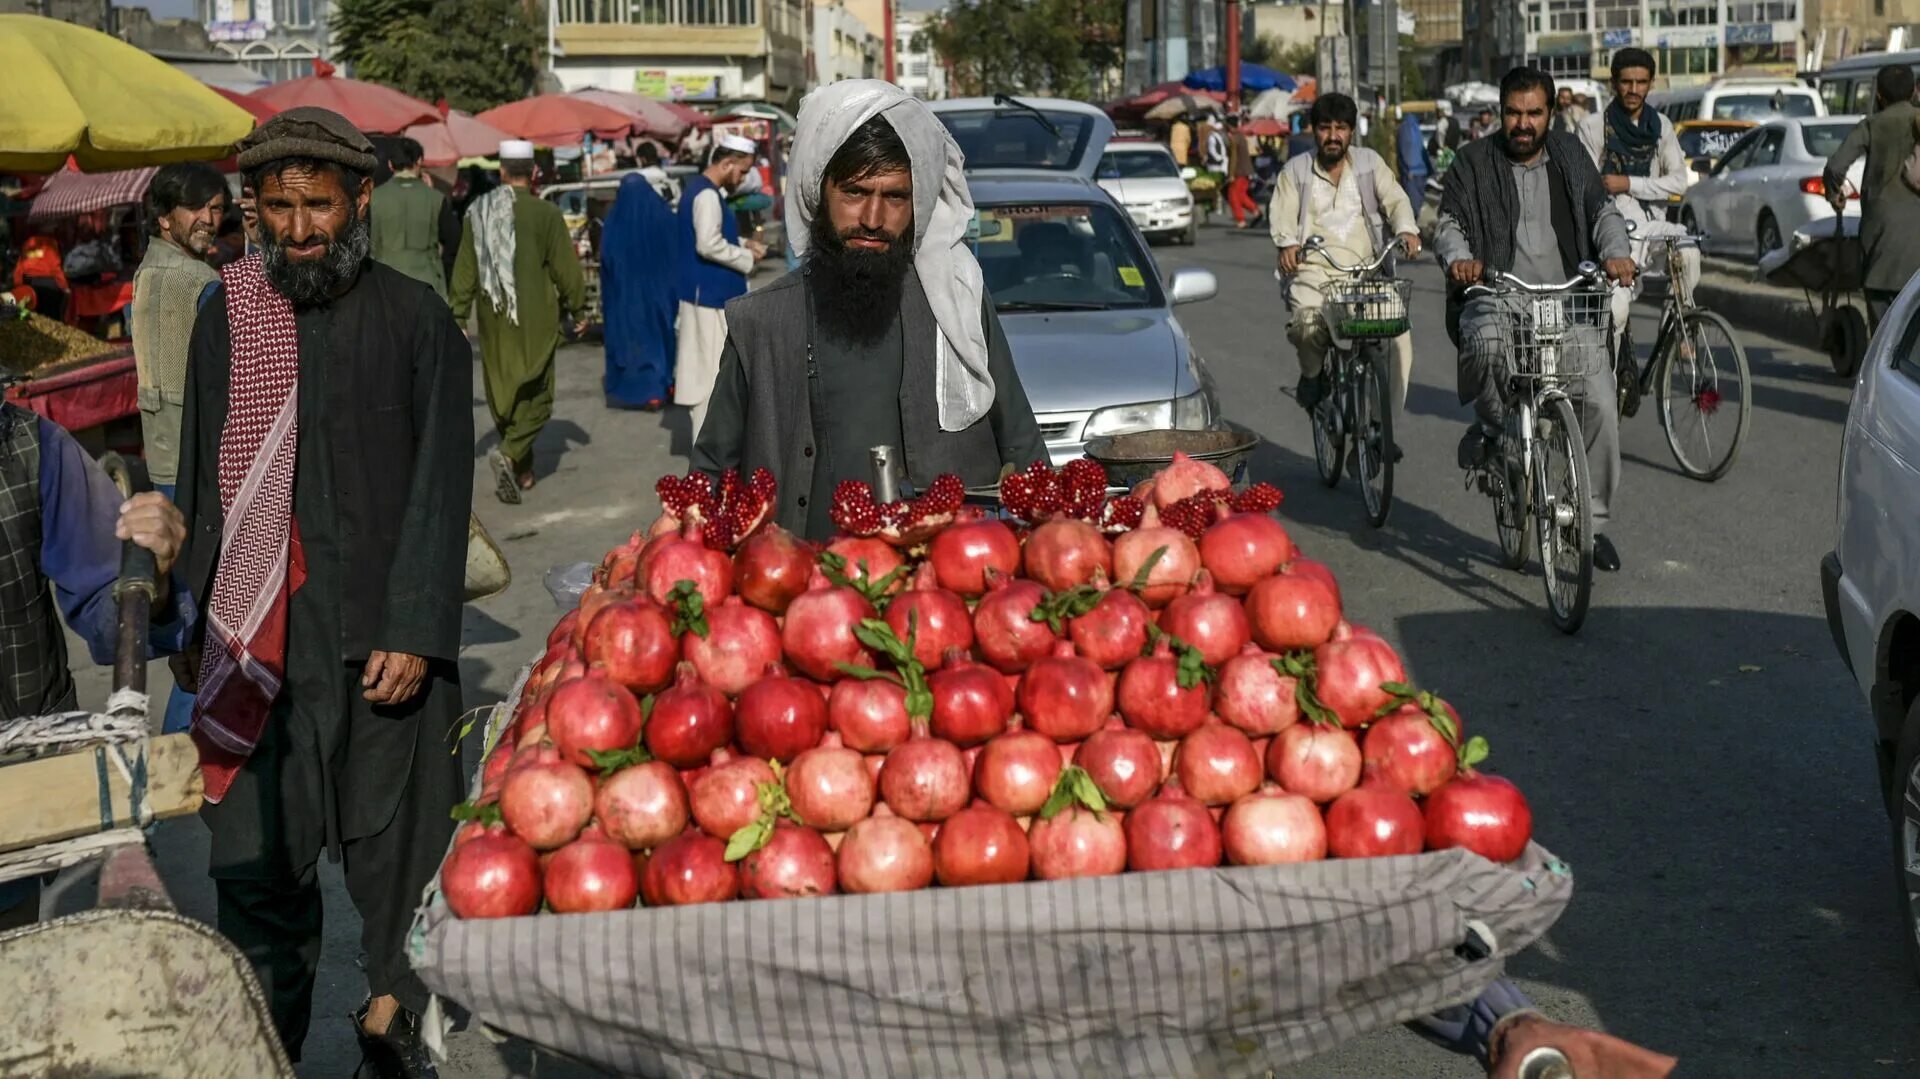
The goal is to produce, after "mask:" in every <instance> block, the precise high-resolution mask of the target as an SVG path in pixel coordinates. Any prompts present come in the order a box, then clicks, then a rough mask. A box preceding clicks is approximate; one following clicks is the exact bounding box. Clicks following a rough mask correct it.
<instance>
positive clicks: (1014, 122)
mask: <svg viewBox="0 0 1920 1079" xmlns="http://www.w3.org/2000/svg"><path fill="white" fill-rule="evenodd" d="M936 115H937V116H939V117H940V122H941V123H943V124H945V125H947V130H948V131H950V132H952V133H953V141H955V142H957V143H959V144H960V150H961V152H962V153H964V154H966V155H967V168H969V169H1054V170H1058V171H1061V172H1066V171H1069V170H1071V169H1073V168H1074V166H1075V165H1077V164H1078V163H1079V161H1080V156H1081V153H1082V152H1083V151H1084V150H1085V149H1086V147H1087V139H1088V138H1089V137H1090V136H1091V135H1092V134H1093V120H1094V118H1093V117H1091V116H1086V115H1083V114H1081V113H1077V112H1047V113H1045V116H1046V121H1047V123H1051V124H1052V125H1053V126H1054V127H1055V128H1057V129H1058V130H1059V132H1060V134H1059V135H1058V136H1056V135H1054V133H1053V132H1052V131H1049V130H1047V123H1042V122H1041V118H1040V117H1038V116H1035V115H1034V114H1033V113H1031V112H1025V111H1023V110H1019V109H975V110H967V111H961V112H944V111H943V112H940V113H937V114H936Z"/></svg>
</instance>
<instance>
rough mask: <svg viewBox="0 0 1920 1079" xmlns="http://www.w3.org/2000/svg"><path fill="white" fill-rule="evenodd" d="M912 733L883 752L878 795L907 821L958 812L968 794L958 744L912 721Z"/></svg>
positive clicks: (932, 819)
mask: <svg viewBox="0 0 1920 1079" xmlns="http://www.w3.org/2000/svg"><path fill="white" fill-rule="evenodd" d="M914 728H915V729H914V733H913V737H911V738H909V739H907V740H906V742H904V743H903V744H901V745H900V747H899V748H897V749H895V750H894V751H893V752H891V753H889V754H887V760H886V763H885V764H883V765H881V766H880V797H881V798H882V799H883V800H884V801H885V802H886V803H887V808H888V809H891V810H893V812H895V813H897V814H899V815H900V816H902V817H905V818H907V819H908V820H911V821H942V820H946V819H947V818H948V817H951V816H953V815H954V814H955V813H957V812H959V811H960V809H961V807H963V806H965V805H966V804H967V798H968V797H969V796H970V795H971V793H972V792H971V790H970V789H969V784H968V782H967V774H968V769H967V761H966V758H965V757H963V756H962V755H961V753H960V748H959V747H958V746H956V745H954V744H953V743H952V742H949V741H947V740H945V739H944V738H934V737H932V736H931V735H929V734H927V732H926V727H925V724H924V723H915V724H914Z"/></svg>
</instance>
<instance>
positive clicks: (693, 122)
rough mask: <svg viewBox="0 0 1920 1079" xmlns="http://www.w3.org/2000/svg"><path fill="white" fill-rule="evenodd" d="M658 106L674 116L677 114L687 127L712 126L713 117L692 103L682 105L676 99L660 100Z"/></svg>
mask: <svg viewBox="0 0 1920 1079" xmlns="http://www.w3.org/2000/svg"><path fill="white" fill-rule="evenodd" d="M660 106H661V107H662V108H664V109H666V110H667V111H668V112H671V113H673V114H674V115H675V116H678V117H679V118H680V119H681V120H682V121H684V122H685V123H686V125H687V126H688V127H699V128H708V127H712V126H713V117H711V116H708V115H707V114H706V113H704V112H701V111H700V110H699V109H696V108H694V107H693V106H692V105H682V104H681V103H680V102H678V101H662V102H661V103H660Z"/></svg>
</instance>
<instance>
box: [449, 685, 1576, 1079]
mask: <svg viewBox="0 0 1920 1079" xmlns="http://www.w3.org/2000/svg"><path fill="white" fill-rule="evenodd" d="M523 677H524V676H523ZM516 695H517V691H516ZM505 708H506V706H504V705H503V706H502V709H501V710H500V711H498V712H497V713H496V715H495V717H494V722H493V725H494V727H495V728H496V729H497V727H498V726H499V725H500V724H501V723H503V722H504V719H503V717H504V716H505V715H506V714H507V713H506V712H505ZM1572 893H1573V879H1572V876H1571V873H1570V872H1569V870H1568V869H1567V867H1566V866H1565V865H1564V864H1562V863H1560V862H1558V861H1557V860H1555V859H1554V858H1553V857H1552V856H1551V855H1549V854H1548V853H1547V852H1546V851H1544V850H1543V849H1541V848H1540V847H1539V846H1538V845H1534V846H1531V847H1529V849H1528V851H1527V853H1526V855H1525V856H1524V857H1523V858H1522V859H1521V860H1520V861H1519V862H1518V863H1516V864H1514V865H1512V866H1497V865H1494V864H1492V863H1490V862H1488V861H1486V860H1484V859H1482V858H1479V857H1477V856H1474V855H1471V854H1467V853H1466V852H1464V851H1447V852H1441V853H1433V854H1422V855H1417V856H1413V857H1401V858H1378V859H1367V860H1358V861H1329V862H1318V863H1312V864H1307V865H1299V866H1287V867H1263V868H1249V867H1235V868H1225V869H1213V870H1188V871H1182V872H1163V873H1140V874H1124V875H1121V876H1117V877H1106V878H1100V879H1094V880H1077V881H1058V882H1050V883H1026V884H1014V885H1001V886H991V887H977V888H966V889H951V890H949V889H938V888H936V889H932V890H928V891H923V892H916V893H909V894H900V895H874V896H835V897H830V898H822V899H807V900H786V901H768V902H735V903H724V904H714V905H706V906H695V907H680V908H671V909H641V910H631V911H620V912H615V913H610V914H573V915H565V916H554V915H545V916H536V917H530V918H512V919H501V920H495V921H461V920H460V919H457V918H455V917H453V915H452V913H451V912H450V911H448V910H447V907H446V904H445V902H444V900H443V899H442V898H441V897H440V896H439V894H438V892H437V891H434V890H430V891H429V893H428V901H427V904H426V906H425V907H424V908H423V909H422V910H421V912H420V915H419V918H418V920H417V921H416V923H415V925H414V931H413V936H412V943H411V950H412V959H413V964H414V967H415V969H417V970H418V971H419V972H420V974H421V976H422V977H423V978H424V979H425V980H426V983H427V985H428V986H430V987H431V988H432V989H433V991H434V992H436V993H438V994H440V995H441V996H443V997H445V998H447V999H449V1000H451V1001H454V1002H457V1003H458V1004H460V1005H462V1006H463V1007H465V1008H467V1009H469V1010H470V1011H472V1012H473V1014H474V1016H475V1017H476V1019H478V1020H479V1021H482V1022H485V1023H488V1024H490V1025H492V1026H494V1027H497V1028H499V1029H501V1030H505V1031H509V1032H511V1033H513V1034H515V1035H518V1036H520V1037H522V1038H525V1039H527V1040H529V1041H532V1042H535V1043H537V1044H539V1045H542V1046H545V1047H548V1048H551V1049H554V1050H558V1051H560V1052H563V1053H566V1054H569V1055H571V1056H574V1057H577V1058H579V1059H582V1060H585V1061H588V1062H591V1063H593V1064H596V1065H598V1066H600V1067H602V1068H605V1069H607V1070H609V1071H611V1072H612V1073H614V1074H618V1075H632V1076H689V1077H692V1076H733V1075H739V1076H755V1077H766V1079H776V1077H787V1076H822V1077H827V1076H832V1077H839V1076H922V1075H925V1076H936V1075H937V1076H941V1077H943V1079H944V1077H961V1076H980V1077H999V1076H1060V1075H1088V1076H1093V1075H1098V1076H1103V1077H1104V1076H1126V1075H1139V1076H1188V1075H1205V1076H1222V1077H1225V1076H1258V1075H1264V1074H1265V1073H1266V1072H1267V1071H1268V1070H1269V1069H1272V1068H1276V1067H1280V1066H1283V1065H1285V1064H1287V1063H1290V1062H1293V1061H1297V1060H1301V1059H1304V1058H1306V1057H1310V1056H1313V1055H1315V1054H1317V1053H1320V1052H1323V1051H1325V1050H1327V1049H1330V1048H1332V1047H1333V1046H1335V1045H1337V1044H1339V1043H1341V1042H1343V1041H1347V1040H1349V1039H1352V1038H1356V1037H1358V1036H1360V1035H1362V1034H1365V1033H1367V1032H1369V1031H1373V1030H1377V1029H1380V1028H1383V1027H1387V1026H1391V1025H1394V1024H1396V1023H1400V1022H1404V1021H1406V1020H1408V1019H1412V1018H1415V1017H1417V1016H1421V1015H1426V1014H1428V1013H1430V1012H1432V1011H1434V1010H1436V1009H1439V1008H1442V1007H1445V1006H1447V1005H1450V1004H1456V1003H1460V1002H1463V1001H1466V1000H1470V999H1472V998H1473V997H1474V996H1476V995H1477V994H1478V993H1479V991H1480V990H1481V989H1482V988H1483V987H1484V986H1485V985H1487V984H1488V983H1489V982H1491V981H1492V980H1493V979H1494V978H1495V977H1497V976H1498V975H1499V974H1500V972H1501V969H1502V967H1503V965H1504V961H1505V959H1506V957H1507V956H1510V955H1512V954H1514V953H1515V952H1518V951H1519V950H1521V949H1523V948H1525V947H1526V946H1528V945H1529V944H1531V943H1533V942H1534V941H1535V940H1537V939H1539V937H1540V936H1541V935H1542V934H1544V933H1545V932H1546V931H1547V929H1548V928H1549V927H1551V926H1552V925H1553V923H1554V921H1555V920H1556V919H1558V918H1559V916H1560V912H1561V911H1562V910H1563V909H1565V907H1566V904H1567V902H1568V900H1569V899H1570V898H1571V897H1572ZM1470 923H1473V924H1474V927H1473V929H1471V930H1470V929H1469V924H1470ZM1470 938H1478V939H1479V940H1481V941H1484V942H1485V943H1487V944H1490V945H1492V954H1491V955H1488V956H1485V957H1483V958H1470V957H1469V954H1468V949H1465V948H1463V947H1462V946H1463V944H1465V943H1466V942H1467V941H1468V940H1469V939H1470Z"/></svg>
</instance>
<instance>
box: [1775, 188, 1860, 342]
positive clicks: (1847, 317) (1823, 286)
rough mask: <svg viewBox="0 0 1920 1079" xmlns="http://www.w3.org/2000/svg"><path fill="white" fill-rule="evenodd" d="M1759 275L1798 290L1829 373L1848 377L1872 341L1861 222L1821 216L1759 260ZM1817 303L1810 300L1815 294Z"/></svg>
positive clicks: (1852, 218) (1855, 219)
mask: <svg viewBox="0 0 1920 1079" xmlns="http://www.w3.org/2000/svg"><path fill="white" fill-rule="evenodd" d="M1760 275H1761V276H1762V277H1763V278H1765V279H1766V280H1767V281H1769V282H1770V283H1772V284H1776V285H1786V286H1790V287H1793V288H1798V289H1800V290H1801V291H1802V292H1803V293H1804V294H1805V295H1806V297H1807V306H1808V307H1809V308H1812V309H1813V312H1814V315H1815V323H1814V332H1815V334H1816V335H1817V336H1818V346H1819V348H1820V350H1821V351H1822V352H1825V353H1826V354H1827V362H1828V363H1830V364H1832V365H1833V373H1834V374H1836V375H1839V376H1840V377H1841V378H1852V377H1853V376H1854V373H1855V372H1857V371H1859V370H1860V361H1861V359H1863V358H1864V357H1865V356H1866V354H1867V342H1868V340H1869V339H1870V337H1871V334H1870V333H1869V331H1868V329H1867V315H1866V307H1865V299H1864V295H1863V293H1862V289H1863V288H1864V287H1865V283H1866V279H1865V274H1864V266H1863V263H1862V261H1861V249H1860V219H1859V218H1858V217H1823V218H1821V219H1820V220H1818V221H1813V222H1810V223H1808V224H1806V225H1803V226H1801V227H1800V228H1798V229H1795V230H1794V233H1793V236H1792V237H1791V238H1790V239H1788V241H1787V244H1786V246H1785V247H1781V248H1776V249H1775V250H1772V251H1769V252H1767V254H1766V255H1765V256H1763V257H1762V258H1761V259H1760ZM1815 293H1818V294H1819V297H1820V298H1819V302H1818V304H1816V303H1815V302H1814V294H1815Z"/></svg>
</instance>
